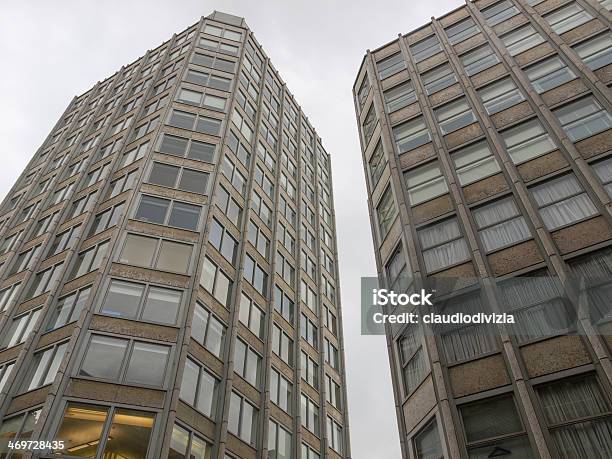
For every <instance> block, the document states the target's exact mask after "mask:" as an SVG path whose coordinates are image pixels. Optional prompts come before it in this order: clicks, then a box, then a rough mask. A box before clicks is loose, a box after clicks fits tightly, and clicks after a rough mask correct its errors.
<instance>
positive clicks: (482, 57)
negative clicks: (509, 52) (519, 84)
mask: <svg viewBox="0 0 612 459" xmlns="http://www.w3.org/2000/svg"><path fill="white" fill-rule="evenodd" d="M460 60H461V64H462V65H463V67H464V68H465V73H467V74H468V75H469V76H472V75H475V74H477V73H478V72H482V71H483V70H486V69H488V68H489V67H492V66H494V65H495V64H497V63H498V62H499V58H498V57H497V55H496V54H495V52H493V49H492V48H491V46H490V45H483V46H480V47H478V48H476V49H474V50H472V51H469V52H467V53H465V54H462V55H461V56H460Z"/></svg>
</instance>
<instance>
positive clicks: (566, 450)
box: [536, 373, 612, 457]
mask: <svg viewBox="0 0 612 459" xmlns="http://www.w3.org/2000/svg"><path fill="white" fill-rule="evenodd" d="M536 393H537V395H538V398H539V399H540V404H541V406H542V409H543V411H544V416H545V418H546V422H547V424H548V425H549V426H550V427H549V430H550V435H551V437H552V439H553V442H554V443H555V445H556V447H557V450H558V452H559V453H560V454H561V455H562V456H565V457H580V456H585V457H606V456H608V455H609V454H610V451H612V437H611V436H610V433H609V432H610V429H611V428H612V417H611V416H610V405H609V403H608V401H607V397H606V395H605V394H604V392H603V391H602V389H601V386H600V385H599V383H598V382H597V378H596V376H595V374H593V373H587V374H586V375H580V376H577V377H573V378H565V379H561V380H558V381H554V382H552V383H548V384H543V385H541V386H537V387H536Z"/></svg>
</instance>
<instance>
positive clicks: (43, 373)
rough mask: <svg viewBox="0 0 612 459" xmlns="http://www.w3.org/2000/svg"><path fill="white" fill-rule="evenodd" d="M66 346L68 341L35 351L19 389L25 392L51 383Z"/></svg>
mask: <svg viewBox="0 0 612 459" xmlns="http://www.w3.org/2000/svg"><path fill="white" fill-rule="evenodd" d="M67 347H68V343H67V342H64V343H61V344H58V345H55V346H52V347H49V348H47V349H43V350H40V351H37V352H35V353H34V355H33V356H32V362H31V364H30V368H29V369H28V373H27V374H26V376H25V378H24V380H23V384H22V386H21V391H23V392H26V391H30V390H33V389H37V388H39V387H42V386H46V385H47V384H51V383H53V381H54V380H55V375H57V370H58V369H59V366H60V364H61V363H62V359H63V358H64V354H65V353H66V348H67Z"/></svg>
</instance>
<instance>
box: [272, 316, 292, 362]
mask: <svg viewBox="0 0 612 459" xmlns="http://www.w3.org/2000/svg"><path fill="white" fill-rule="evenodd" d="M272 350H273V351H274V353H275V354H276V355H278V356H279V357H280V358H281V360H282V361H283V362H285V363H286V364H287V365H289V366H293V340H292V339H291V337H290V336H289V335H288V334H287V333H286V332H285V331H284V330H283V329H282V328H281V327H279V326H278V325H277V324H273V325H272Z"/></svg>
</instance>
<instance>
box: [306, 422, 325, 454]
mask: <svg viewBox="0 0 612 459" xmlns="http://www.w3.org/2000/svg"><path fill="white" fill-rule="evenodd" d="M328 419H329V418H328ZM301 451H302V452H301V456H300V459H321V455H320V454H319V453H318V451H314V450H313V449H312V448H311V447H310V446H308V445H307V444H306V443H302V450H301Z"/></svg>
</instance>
